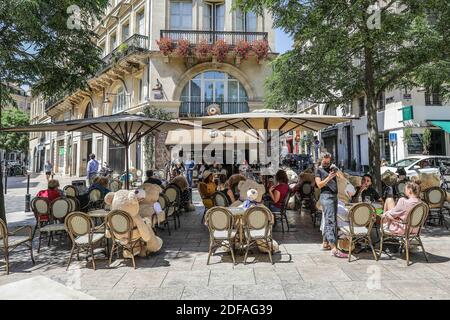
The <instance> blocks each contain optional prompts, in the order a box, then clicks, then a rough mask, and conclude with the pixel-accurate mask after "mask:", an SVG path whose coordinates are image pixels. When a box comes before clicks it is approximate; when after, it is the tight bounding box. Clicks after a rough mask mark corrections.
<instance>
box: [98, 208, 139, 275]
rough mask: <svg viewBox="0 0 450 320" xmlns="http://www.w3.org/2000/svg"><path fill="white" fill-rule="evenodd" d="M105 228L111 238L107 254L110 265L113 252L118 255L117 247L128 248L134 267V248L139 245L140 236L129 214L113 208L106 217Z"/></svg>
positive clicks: (134, 266)
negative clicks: (109, 250) (110, 245)
mask: <svg viewBox="0 0 450 320" xmlns="http://www.w3.org/2000/svg"><path fill="white" fill-rule="evenodd" d="M106 228H107V230H108V232H109V234H110V236H111V239H112V247H111V252H110V256H109V264H110V265H111V262H112V257H113V254H114V252H116V253H117V256H119V249H122V252H123V250H128V251H129V252H130V253H131V261H132V263H133V268H134V269H136V262H135V260H134V249H135V248H137V247H140V246H141V237H140V234H139V232H138V230H137V227H136V226H135V224H134V223H133V219H132V218H131V216H130V215H129V214H128V213H126V212H125V211H121V210H113V211H111V212H110V213H108V216H107V217H106Z"/></svg>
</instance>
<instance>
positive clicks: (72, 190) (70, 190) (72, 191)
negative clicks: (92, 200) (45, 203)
mask: <svg viewBox="0 0 450 320" xmlns="http://www.w3.org/2000/svg"><path fill="white" fill-rule="evenodd" d="M63 191H64V194H65V196H66V197H76V196H78V189H77V188H76V187H75V186H73V185H70V184H69V185H67V186H65V187H64V188H63Z"/></svg>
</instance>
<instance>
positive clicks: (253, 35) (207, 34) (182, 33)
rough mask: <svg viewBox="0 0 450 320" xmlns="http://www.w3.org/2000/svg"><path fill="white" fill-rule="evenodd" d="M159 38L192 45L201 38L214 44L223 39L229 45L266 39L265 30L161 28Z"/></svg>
mask: <svg viewBox="0 0 450 320" xmlns="http://www.w3.org/2000/svg"><path fill="white" fill-rule="evenodd" d="M161 38H169V39H171V40H172V41H174V42H176V41H177V40H181V39H183V40H188V41H189V42H190V43H191V44H192V45H196V44H198V43H199V42H200V41H202V40H204V39H205V40H207V41H208V43H210V44H214V43H215V42H216V41H218V40H225V41H226V43H228V44H229V45H230V46H234V45H236V44H237V43H238V42H239V41H241V40H245V41H247V42H249V43H252V42H253V41H256V40H266V41H267V39H268V33H267V32H240V31H203V30H161Z"/></svg>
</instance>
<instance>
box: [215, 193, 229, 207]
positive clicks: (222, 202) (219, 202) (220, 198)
mask: <svg viewBox="0 0 450 320" xmlns="http://www.w3.org/2000/svg"><path fill="white" fill-rule="evenodd" d="M212 199H213V202H214V206H215V207H225V208H226V207H229V206H230V202H229V201H228V198H227V196H226V195H225V193H223V192H221V191H217V192H216V193H214V194H213V195H212Z"/></svg>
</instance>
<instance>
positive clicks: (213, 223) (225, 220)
mask: <svg viewBox="0 0 450 320" xmlns="http://www.w3.org/2000/svg"><path fill="white" fill-rule="evenodd" d="M205 221H206V224H207V226H208V229H209V250H208V261H207V262H206V264H208V265H209V260H210V258H211V255H212V254H213V251H215V250H216V249H217V248H218V247H220V246H225V247H228V248H229V249H230V253H231V258H232V259H233V264H236V260H235V259H234V238H235V236H236V233H237V231H236V230H235V229H234V217H233V214H232V213H231V212H230V211H229V210H228V209H227V208H222V207H213V208H211V209H209V210H208V211H207V212H206V215H205Z"/></svg>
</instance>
